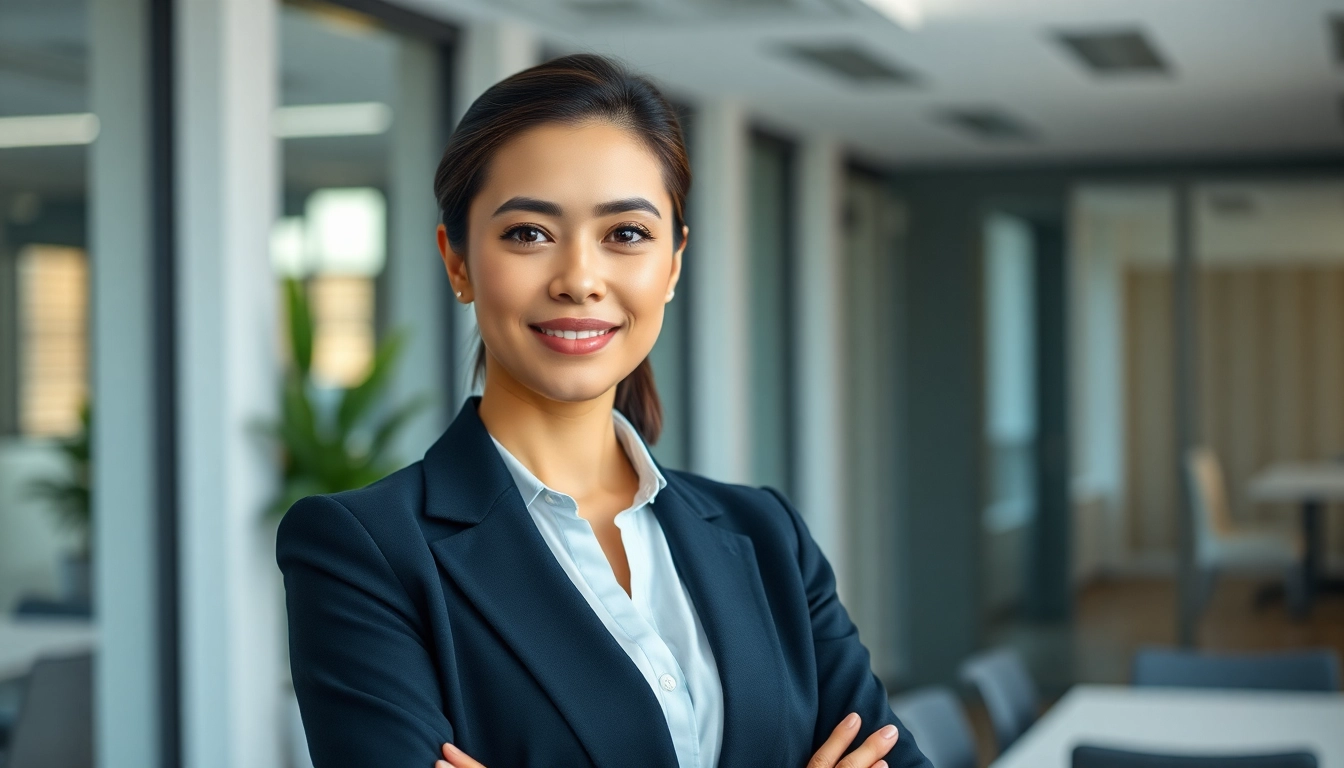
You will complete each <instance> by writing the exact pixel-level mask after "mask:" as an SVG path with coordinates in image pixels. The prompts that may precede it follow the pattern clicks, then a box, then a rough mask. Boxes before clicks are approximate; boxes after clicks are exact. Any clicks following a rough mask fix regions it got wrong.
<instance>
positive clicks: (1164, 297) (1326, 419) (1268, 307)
mask: <svg viewBox="0 0 1344 768" xmlns="http://www.w3.org/2000/svg"><path fill="white" fill-rule="evenodd" d="M1199 297H1200V298H1199V301H1200V328H1199V333H1200V346H1201V354H1200V361H1199V377H1200V400H1201V411H1202V412H1201V414H1200V416H1201V422H1202V426H1203V434H1204V439H1205V441H1206V442H1207V443H1208V444H1209V445H1210V446H1211V447H1212V448H1213V449H1214V450H1215V451H1216V452H1217V454H1218V456H1219V458H1220V459H1221V460H1222V462H1223V468H1224V472H1225V475H1226V481H1227V486H1228V494H1229V495H1228V499H1229V501H1230V503H1231V505H1232V512H1233V515H1234V516H1235V517H1236V518H1237V519H1240V520H1247V521H1262V522H1270V521H1279V522H1282V523H1285V524H1288V525H1292V524H1295V523H1296V522H1297V517H1296V510H1295V508H1294V507H1292V506H1291V505H1290V506H1287V507H1285V506H1283V505H1258V504H1255V503H1253V502H1252V501H1251V500H1249V499H1248V498H1247V496H1246V492H1245V491H1246V487H1247V484H1248V483H1249V481H1250V479H1251V477H1252V476H1253V475H1254V474H1255V473H1256V472H1257V471H1259V470H1261V469H1263V468H1264V467H1265V466H1266V465H1268V464H1270V463H1272V462H1275V461H1285V460H1324V459H1331V458H1335V457H1338V456H1339V455H1341V454H1344V264H1297V265H1293V264H1286V265H1285V264H1276V265H1258V266H1257V265H1237V266H1207V267H1205V268H1204V269H1203V270H1202V271H1201V278H1200V282H1199ZM1124 304H1125V309H1124V315H1125V337H1126V339H1127V344H1126V350H1125V356H1126V364H1125V369H1126V371H1127V380H1126V390H1127V395H1126V401H1125V410H1126V424H1127V428H1126V431H1127V432H1128V433H1129V434H1130V435H1131V439H1130V441H1129V444H1128V446H1127V455H1128V462H1127V463H1128V467H1129V469H1128V472H1127V473H1126V485H1127V488H1128V490H1127V493H1126V496H1127V497H1128V498H1129V499H1130V500H1131V502H1130V504H1129V509H1128V515H1127V517H1126V520H1127V526H1126V535H1127V538H1128V542H1129V545H1130V548H1131V550H1133V551H1136V552H1170V551H1173V549H1174V546H1175V537H1176V517H1175V515H1176V509H1177V507H1176V502H1177V493H1178V484H1177V478H1176V473H1175V466H1176V464H1175V457H1174V455H1173V451H1174V448H1173V442H1172V434H1171V429H1172V426H1171V425H1172V390H1171V382H1172V374H1171V365H1172V350H1171V344H1172V337H1171V332H1170V329H1171V324H1170V316H1171V275H1170V272H1169V270H1167V269H1164V268H1160V267H1155V266H1131V267H1130V268H1128V269H1127V270H1126V272H1125V277H1124ZM1328 518H1329V519H1328V522H1327V525H1328V526H1329V528H1328V538H1329V541H1330V551H1331V552H1332V553H1334V554H1336V555H1339V554H1344V520H1340V519H1339V517H1338V516H1337V515H1330V516H1328Z"/></svg>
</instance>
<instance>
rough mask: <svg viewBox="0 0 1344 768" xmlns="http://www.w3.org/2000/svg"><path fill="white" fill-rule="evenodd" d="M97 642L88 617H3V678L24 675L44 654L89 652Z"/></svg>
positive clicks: (0, 676) (0, 622) (0, 643)
mask: <svg viewBox="0 0 1344 768" xmlns="http://www.w3.org/2000/svg"><path fill="white" fill-rule="evenodd" d="M97 642H98V630H97V629H96V628H95V627H94V624H93V622H91V621H89V620H88V619H69V618H37V617H33V618H22V619H16V618H14V617H12V616H0V680H9V679H11V678H15V677H22V676H23V675H25V674H27V673H28V670H29V669H31V668H32V666H33V664H34V663H35V662H36V661H37V660H38V659H39V658H41V657H43V656H66V655H73V654H77V653H86V652H88V651H92V650H94V646H95V645H96V644H97Z"/></svg>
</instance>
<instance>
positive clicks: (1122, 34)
mask: <svg viewBox="0 0 1344 768" xmlns="http://www.w3.org/2000/svg"><path fill="white" fill-rule="evenodd" d="M1056 37H1057V38H1058V39H1059V42H1060V43H1061V44H1063V45H1064V47H1065V48H1067V49H1068V50H1069V51H1070V52H1071V53H1072V54H1073V55H1074V56H1076V57H1078V60H1079V61H1081V62H1082V63H1083V65H1084V66H1086V67H1087V68H1089V69H1091V70H1092V72H1093V73H1095V74H1098V75H1160V74H1166V73H1167V72H1168V69H1167V64H1166V62H1165V61H1163V59H1162V57H1161V56H1160V55H1159V54H1158V52H1157V49H1156V48H1154V47H1153V44H1152V43H1150V42H1148V38H1147V37H1145V36H1144V34H1143V32H1141V31H1139V30H1137V29H1119V30H1109V31H1104V32H1059V33H1056Z"/></svg>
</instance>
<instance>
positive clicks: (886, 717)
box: [766, 488, 933, 768]
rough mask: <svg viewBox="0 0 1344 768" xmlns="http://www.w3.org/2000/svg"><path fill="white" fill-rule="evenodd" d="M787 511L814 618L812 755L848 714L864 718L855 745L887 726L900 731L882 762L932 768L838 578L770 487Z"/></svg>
mask: <svg viewBox="0 0 1344 768" xmlns="http://www.w3.org/2000/svg"><path fill="white" fill-rule="evenodd" d="M766 490H768V491H770V493H771V494H773V495H774V497H775V498H776V499H777V500H778V501H779V503H780V504H781V505H782V506H783V507H784V509H785V511H786V512H788V514H789V519H790V520H791V521H792V522H793V526H794V529H795V530H796V531H797V534H798V543H799V547H798V567H799V568H800V569H801V571H802V576H803V586H804V588H805V589H806V590H807V603H808V608H809V610H810V612H811V614H812V643H813V646H814V647H815V648H816V653H817V724H816V730H815V731H814V732H813V734H812V752H816V751H817V749H819V748H820V747H821V745H822V742H824V741H826V739H827V738H829V737H830V735H831V731H832V730H834V729H835V726H836V725H838V724H839V723H840V721H841V720H843V719H844V717H845V716H846V715H848V714H849V713H850V712H858V713H859V717H861V718H863V723H862V725H861V726H860V727H859V735H858V736H856V737H854V741H853V746H854V747H857V746H858V745H859V744H862V743H863V741H864V739H867V738H868V737H869V736H870V735H872V734H873V733H874V732H875V731H877V730H878V729H879V728H881V727H882V726H884V725H886V724H888V723H894V724H895V725H896V728H897V729H898V734H899V735H898V736H897V738H896V745H895V746H894V747H892V748H891V751H890V752H888V753H887V755H886V757H885V758H884V759H885V760H886V761H887V765H889V766H891V768H933V767H932V764H931V763H930V762H929V760H928V758H926V757H924V754H923V753H922V752H920V751H919V747H918V746H917V745H916V744H915V740H914V738H913V737H912V736H911V735H910V734H909V733H908V732H907V731H906V729H905V726H904V725H902V724H901V722H900V721H899V720H897V719H896V715H895V714H894V713H892V711H891V705H890V704H889V703H888V701H887V690H886V688H885V687H884V686H883V685H882V681H880V680H878V679H877V675H874V674H873V671H872V666H871V664H870V661H869V657H868V649H867V648H865V647H864V646H863V643H861V642H859V630H858V627H856V626H854V622H852V621H850V618H849V614H848V613H847V612H846V611H845V607H844V606H843V605H841V604H840V598H839V597H838V596H837V595H836V592H835V573H834V572H833V571H832V570H831V565H830V563H829V562H827V561H826V556H825V555H823V554H822V552H821V548H820V547H819V546H817V542H816V540H815V539H813V538H812V534H811V532H809V531H808V529H807V524H806V523H804V522H803V518H802V516H801V515H800V514H798V510H797V509H795V508H794V507H793V504H792V503H790V502H789V500H788V499H787V498H785V497H784V494H782V493H780V492H779V491H777V490H775V489H773V488H767V489H766Z"/></svg>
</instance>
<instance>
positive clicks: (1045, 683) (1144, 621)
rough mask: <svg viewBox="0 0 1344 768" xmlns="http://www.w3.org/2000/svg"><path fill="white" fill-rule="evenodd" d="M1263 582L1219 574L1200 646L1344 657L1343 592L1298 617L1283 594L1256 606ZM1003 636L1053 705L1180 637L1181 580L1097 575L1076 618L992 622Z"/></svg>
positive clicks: (981, 736)
mask: <svg viewBox="0 0 1344 768" xmlns="http://www.w3.org/2000/svg"><path fill="white" fill-rule="evenodd" d="M1263 584H1264V582H1261V581H1255V580H1248V579H1232V578H1226V579H1223V580H1221V581H1219V583H1218V586H1217V588H1216V590H1215V592H1214V594H1213V597H1212V598H1211V599H1210V601H1209V605H1208V607H1207V609H1206V611H1205V613H1204V616H1203V618H1202V619H1201V621H1200V625H1199V633H1198V644H1199V647H1200V648H1203V649H1208V650H1214V651H1271V650H1281V649H1290V648H1304V647H1325V648H1332V649H1334V651H1335V652H1336V653H1337V654H1339V656H1340V658H1341V660H1344V597H1341V596H1339V595H1327V596H1325V597H1322V598H1320V599H1318V600H1316V602H1315V604H1314V606H1313V610H1312V612H1311V615H1310V616H1309V617H1307V618H1306V619H1304V620H1301V621H1298V620H1294V619H1293V618H1292V617H1290V616H1289V615H1288V613H1287V611H1286V609H1285V607H1284V604H1283V601H1282V599H1279V600H1275V601H1272V602H1270V603H1268V604H1267V605H1264V606H1263V607H1262V608H1256V607H1255V596H1256V593H1257V591H1258V590H1259V589H1260V588H1261V587H1262V586H1263ZM1001 643H1008V644H1010V645H1012V646H1014V647H1015V648H1017V649H1018V650H1019V651H1021V652H1022V654H1023V656H1024V657H1025V658H1026V660H1027V663H1028V665H1029V666H1030V667H1031V671H1032V674H1033V676H1035V677H1036V680H1037V684H1038V685H1039V686H1040V688H1041V694H1042V697H1043V698H1044V700H1045V701H1044V703H1045V704H1046V705H1048V704H1049V703H1050V702H1052V701H1054V700H1055V699H1057V698H1058V697H1059V696H1060V695H1062V694H1063V693H1064V691H1066V690H1067V689H1068V688H1069V686H1071V685H1073V684H1075V683H1117V684H1125V683H1128V682H1129V665H1130V659H1131V658H1132V657H1133V655H1134V651H1135V650H1137V649H1138V648H1140V647H1142V646H1145V645H1167V646H1170V645H1175V643H1176V590H1175V585H1174V584H1173V583H1172V581H1171V580H1170V579H1131V580H1124V581H1101V582H1097V583H1094V584H1092V585H1090V586H1089V587H1087V588H1085V589H1084V591H1083V592H1082V594H1081V595H1080V596H1079V599H1078V603H1077V606H1076V615H1075V617H1074V621H1073V622H1072V623H1068V624H1058V625H1052V624H1036V623H1027V622H1018V621H1011V620H1008V621H1003V622H1000V623H999V624H998V625H997V626H995V627H993V628H992V629H991V630H990V632H989V642H988V643H987V645H998V644H1001ZM969 714H970V716H971V721H972V724H973V725H974V727H975V730H976V736H977V738H978V740H979V741H980V743H981V744H982V745H989V744H990V743H991V742H992V733H991V731H990V730H989V721H988V718H987V717H986V716H985V712H984V710H983V708H981V707H980V706H979V705H978V702H976V703H972V704H971V705H970V707H969ZM993 757H994V750H993V749H992V748H989V747H982V749H981V754H980V758H981V759H980V764H981V766H985V765H988V764H989V761H990V760H991V759H992V758H993Z"/></svg>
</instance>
